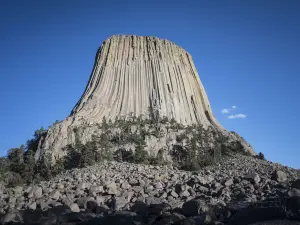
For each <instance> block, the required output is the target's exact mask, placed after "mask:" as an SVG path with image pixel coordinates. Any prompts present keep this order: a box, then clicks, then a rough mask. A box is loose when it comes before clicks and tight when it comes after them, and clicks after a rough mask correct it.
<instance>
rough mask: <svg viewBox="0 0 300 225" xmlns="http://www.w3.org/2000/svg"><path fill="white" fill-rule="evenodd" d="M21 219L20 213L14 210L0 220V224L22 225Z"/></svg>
mask: <svg viewBox="0 0 300 225" xmlns="http://www.w3.org/2000/svg"><path fill="white" fill-rule="evenodd" d="M22 222H23V217H22V215H21V213H20V212H19V211H18V210H16V209H11V210H10V211H9V212H8V213H6V214H5V215H4V217H2V218H1V224H2V225H4V224H10V223H22Z"/></svg>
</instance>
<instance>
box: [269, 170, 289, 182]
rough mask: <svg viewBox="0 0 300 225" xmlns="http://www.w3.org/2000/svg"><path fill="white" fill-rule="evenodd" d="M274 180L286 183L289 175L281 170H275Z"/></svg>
mask: <svg viewBox="0 0 300 225" xmlns="http://www.w3.org/2000/svg"><path fill="white" fill-rule="evenodd" d="M271 178H272V180H276V181H277V182H280V183H281V182H286V181H287V175H286V173H285V172H283V171H281V170H275V171H274V172H273V174H272V177H271Z"/></svg>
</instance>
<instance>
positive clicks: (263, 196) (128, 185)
mask: <svg viewBox="0 0 300 225" xmlns="http://www.w3.org/2000/svg"><path fill="white" fill-rule="evenodd" d="M276 171H281V175H282V174H283V173H284V174H285V176H284V177H286V179H285V178H284V179H274V173H276ZM297 179H300V172H299V171H298V170H294V169H291V168H287V167H283V166H281V165H279V164H274V163H270V162H267V161H262V160H258V159H254V158H252V157H246V156H240V155H236V156H235V157H234V158H233V157H231V158H228V159H227V160H225V159H224V160H223V162H222V163H219V164H216V165H214V166H210V167H207V168H205V169H202V170H200V171H197V172H187V171H179V170H176V169H175V168H171V167H167V166H165V167H159V166H150V165H138V164H129V163H117V162H103V163H101V164H97V165H95V166H91V167H87V168H83V169H74V170H70V171H66V172H64V173H62V174H60V175H59V176H57V177H55V178H53V179H52V180H50V181H47V182H41V183H39V184H36V185H33V186H30V187H16V188H11V189H10V188H4V187H2V193H3V194H2V195H0V214H3V215H2V216H1V221H2V224H8V223H9V222H15V223H17V222H19V223H22V221H23V222H24V223H25V224H34V223H35V224H45V223H46V222H47V224H67V222H68V224H85V223H86V224H93V223H92V222H91V221H94V222H95V224H105V223H106V224H108V223H109V224H120V223H114V221H117V220H118V219H121V218H122V219H121V220H122V221H125V222H124V223H122V224H132V223H129V221H135V223H134V224H202V223H214V222H216V221H219V222H222V223H224V224H247V223H246V222H247V221H243V222H242V223H241V218H244V219H245V218H249V219H248V221H249V222H251V223H254V222H258V221H260V220H272V219H273V220H274V219H277V220H278V219H280V220H281V219H294V220H300V213H299V210H300V195H298V193H299V192H298V190H299V187H298V183H299V182H298V181H299V180H297ZM266 208H267V209H268V210H269V211H266ZM254 209H255V210H254ZM245 215H247V216H248V217H245ZM273 215H274V216H273ZM253 218H254V220H253ZM256 220H258V221H256ZM51 221H52V222H51ZM59 221H61V222H59ZM88 221H89V222H88ZM126 221H127V222H128V223H127V222H126ZM248 224H250V223H248Z"/></svg>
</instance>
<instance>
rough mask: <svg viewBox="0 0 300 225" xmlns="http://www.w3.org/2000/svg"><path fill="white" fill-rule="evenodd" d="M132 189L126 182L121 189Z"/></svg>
mask: <svg viewBox="0 0 300 225" xmlns="http://www.w3.org/2000/svg"><path fill="white" fill-rule="evenodd" d="M130 187H131V185H130V184H129V183H128V182H124V183H122V184H121V188H123V189H129V188H130Z"/></svg>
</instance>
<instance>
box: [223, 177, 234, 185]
mask: <svg viewBox="0 0 300 225" xmlns="http://www.w3.org/2000/svg"><path fill="white" fill-rule="evenodd" d="M224 185H225V186H226V187H230V186H231V185H233V179H232V178H230V179H228V180H226V181H225V182H224Z"/></svg>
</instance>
